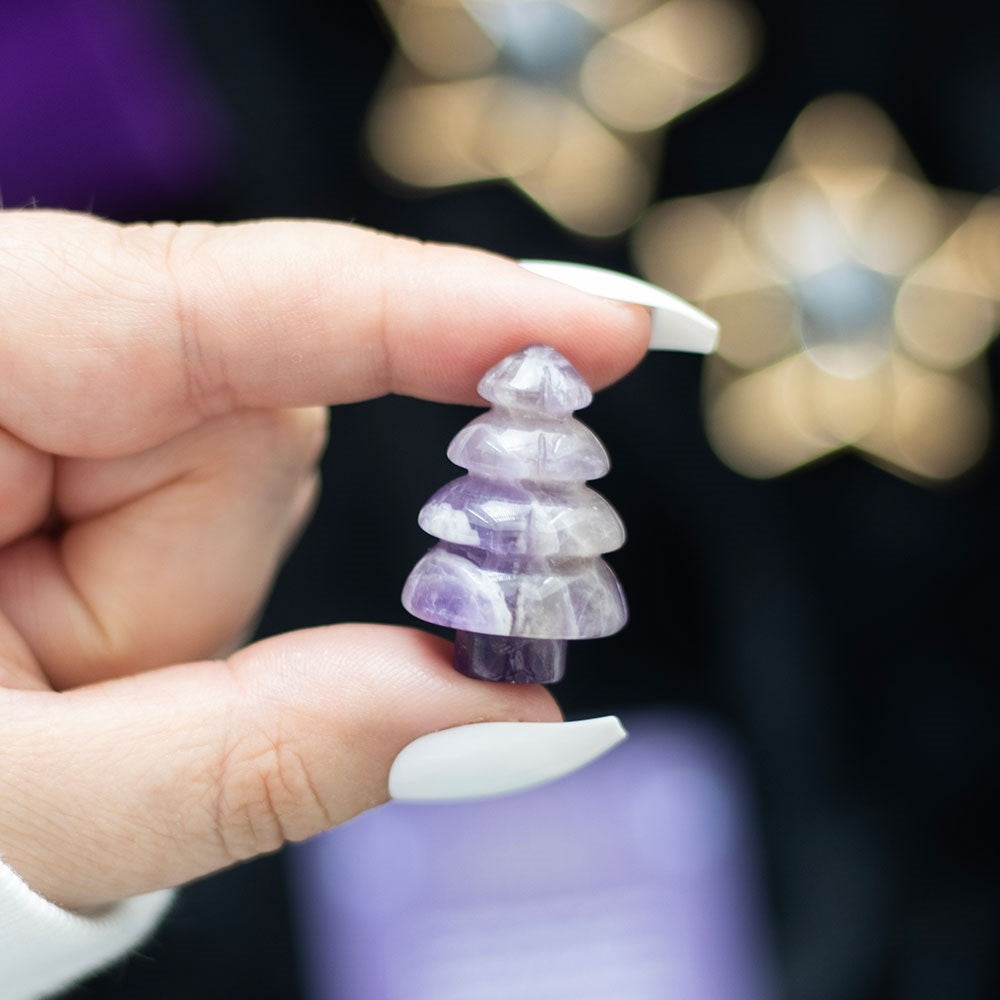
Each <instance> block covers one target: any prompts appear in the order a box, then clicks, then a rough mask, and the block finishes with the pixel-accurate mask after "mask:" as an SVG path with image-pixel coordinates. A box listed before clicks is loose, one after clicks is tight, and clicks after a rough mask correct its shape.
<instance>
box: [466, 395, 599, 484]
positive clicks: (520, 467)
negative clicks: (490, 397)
mask: <svg viewBox="0 0 1000 1000" xmlns="http://www.w3.org/2000/svg"><path fill="white" fill-rule="evenodd" d="M448 458H449V459H451V461H452V462H454V463H455V464H456V465H460V466H461V467H462V468H463V469H468V470H469V471H470V472H479V473H482V474H483V475H487V476H491V477H496V478H498V479H506V480H519V479H532V480H538V481H540V482H570V483H573V482H575V483H582V482H585V481H586V480H588V479H600V478H601V476H605V475H607V473H608V470H609V469H610V468H611V462H610V461H609V460H608V453H607V452H606V451H605V450H604V445H602V444H601V442H600V440H599V439H598V438H597V435H596V434H594V432H593V431H592V430H591V429H590V428H589V427H586V426H584V425H583V424H581V423H580V421H579V420H574V419H573V418H572V417H563V418H562V419H560V420H539V419H537V418H535V419H533V420H530V421H528V420H525V419H524V417H523V416H521V415H518V414H515V413H512V412H511V411H509V410H504V409H499V408H497V409H492V410H490V411H489V412H487V413H484V414H483V415H482V416H480V417H476V419H475V420H473V421H472V423H470V424H467V425H466V426H465V427H463V428H462V429H461V430H460V431H459V432H458V434H456V435H455V437H454V438H453V440H452V442H451V445H450V446H449V447H448Z"/></svg>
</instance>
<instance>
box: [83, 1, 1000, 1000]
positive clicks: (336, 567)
mask: <svg viewBox="0 0 1000 1000" xmlns="http://www.w3.org/2000/svg"><path fill="white" fill-rule="evenodd" d="M172 6H173V9H174V11H175V13H176V18H177V24H178V26H179V28H180V30H181V32H182V33H183V35H184V36H185V37H186V39H187V41H188V43H189V45H190V47H191V49H192V51H193V53H194V56H195V59H196V60H197V62H198V63H199V64H200V65H201V68H202V70H203V72H204V73H205V75H206V77H207V79H208V80H209V81H210V82H211V84H212V86H213V87H214V88H215V90H216V91H217V93H218V95H219V96H220V98H221V100H222V103H223V106H224V107H225V108H226V109H227V113H228V117H229V120H230V122H231V124H232V126H233V129H232V135H231V141H232V143H233V145H232V148H231V155H230V157H229V160H228V166H226V167H225V168H224V169H223V171H222V173H221V174H220V175H219V177H218V180H217V182H216V183H215V184H214V185H213V186H211V187H209V188H206V189H204V190H203V191H201V192H200V193H199V194H198V195H197V196H196V197H195V198H193V199H191V200H189V201H186V202H184V203H178V202H177V201H176V200H175V201H172V202H168V201H166V200H164V201H163V202H162V203H156V204H148V205H145V206H142V207H141V208H140V209H137V210H136V211H134V212H132V213H131V217H135V218H151V217H163V218H177V219H185V218H210V219H216V220H222V221H224V220H230V219H234V220H235V219H243V218H251V217H259V216H272V215H284V216H311V217H322V218H335V219H348V220H354V221H357V222H359V223H362V224H364V225H368V226H374V227H378V228H383V229H387V230H390V231H393V232H399V233H405V234H408V235H412V236H418V237H422V238H426V239H434V240H447V241H456V242H461V243H472V244H477V245H480V246H484V247H488V248H490V249H493V250H497V251H500V252H503V253H507V254H511V255H514V256H530V257H543V258H545V257H551V258H558V259H570V260H583V261H588V262H591V263H595V264H602V265H606V266H611V267H616V268H618V269H622V270H629V269H630V261H629V258H628V252H627V243H626V241H625V240H624V239H621V240H613V241H604V242H596V243H595V242H588V241H584V240H581V239H579V238H576V237H573V236H571V235H569V234H567V233H566V232H564V231H562V230H561V229H559V228H558V227H557V226H556V225H555V224H554V223H552V222H550V221H549V220H547V218H546V217H545V216H544V215H542V214H541V213H540V212H539V211H538V210H537V209H536V208H535V207H534V206H533V205H532V204H530V203H529V202H528V201H526V200H525V199H523V198H522V197H520V196H519V195H518V194H517V193H516V192H515V191H514V190H512V189H510V188H507V187H505V186H504V185H501V184H495V185H484V186H478V187H470V188H467V189H464V190H458V191H452V192H447V193H437V194H432V195H419V196H413V195H411V194H406V193H405V192H403V191H401V190H399V189H398V188H396V187H395V186H394V185H392V184H391V183H390V182H388V181H385V180H382V179H379V178H378V176H377V174H376V173H375V171H374V169H373V167H372V166H371V164H370V163H369V161H368V159H367V157H366V154H365V151H364V149H363V146H362V142H361V138H360V137H361V130H362V124H363V120H364V116H365V111H366V108H367V106H368V104H369V101H370V99H371V96H372V93H373V91H374V89H375V87H376V85H377V83H378V81H379V79H380V76H381V74H382V72H383V70H384V68H385V65H386V62H387V59H388V57H389V55H390V52H391V50H392V45H391V38H390V36H389V33H388V31H387V29H386V28H385V26H384V24H383V23H382V21H381V17H380V15H379V13H378V11H377V9H376V8H375V6H374V4H371V3H365V2H356V3H350V2H335V0H326V2H318V0H317V2H307V0H283V2H280V3H279V2H276V0H275V2H266V0H239V2H236V0H215V2H205V0H175V2H174V3H173V5H172ZM756 7H757V9H758V10H759V12H760V14H761V17H762V21H763V28H764V39H765V49H764V53H763V58H762V60H761V62H760V63H759V65H758V68H757V69H756V70H755V71H754V73H753V74H752V75H751V76H750V77H749V78H748V79H747V80H746V81H744V82H743V83H742V84H740V85H738V86H737V87H736V88H735V89H734V90H732V91H730V92H729V93H727V94H724V95H722V96H721V97H719V98H716V99H715V100H714V101H712V102H711V103H710V104H708V105H705V106H702V107H701V108H699V109H696V110H695V111H694V112H692V113H690V114H689V115H687V116H686V117H685V118H684V119H682V120H681V121H679V122H677V123H676V124H675V125H674V127H673V128H672V129H671V130H670V132H669V135H668V137H667V141H666V146H665V155H664V160H663V167H662V172H661V177H660V183H659V189H658V197H672V196H679V195H686V194H693V193H699V192H705V191H711V190H717V189H720V188H727V187H734V186H741V185H745V184H749V183H753V182H754V181H756V180H757V179H758V178H759V177H760V175H761V173H762V172H763V171H764V169H765V167H766V166H767V164H768V162H769V161H770V159H771V157H772V156H773V154H774V152H775V150H776V149H777V147H778V145H779V144H780V142H781V140H782V138H783V136H784V135H785V133H786V132H787V130H788V128H789V127H790V125H791V124H792V121H793V120H794V118H795V116H796V115H797V114H798V112H799V111H800V110H801V109H802V108H803V107H804V106H805V105H806V103H808V101H809V100H811V99H812V98H814V97H817V96H819V95H821V94H824V93H828V92H830V91H833V90H841V89H851V90H857V91H860V92H862V93H864V94H866V95H868V96H870V97H871V98H873V99H874V100H875V101H877V102H878V103H880V104H881V105H882V106H883V107H884V108H885V110H886V111H887V112H888V114H889V115H890V117H891V118H892V119H893V120H894V121H895V123H896V125H897V126H898V127H899V129H900V130H901V132H902V133H903V135H904V137H905V139H906V140H907V142H908V143H909V145H910V147H911V149H912V150H913V152H914V154H915V156H916V158H917V160H918V162H919V163H920V164H921V166H922V168H923V169H924V171H925V172H926V174H927V176H928V178H929V179H930V181H931V182H932V183H934V184H936V185H939V186H943V187H949V188H959V189H965V190H968V191H972V192H986V191H989V190H990V189H992V188H993V187H994V186H996V185H997V184H998V182H1000V106H998V95H1000V60H998V59H997V57H996V50H997V45H998V41H1000V8H998V6H997V5H985V4H978V3H972V2H968V0H963V2H953V3H950V4H947V5H934V6H929V5H928V6H920V5H914V4H912V3H906V2H901V0H896V2H886V0H882V2H879V3H867V2H863V0H845V2H841V3H823V2H813V3H809V2H802V0H780V2H779V0H759V2H758V3H757V4H756ZM93 208H94V210H95V211H97V212H98V213H102V212H104V213H107V214H113V215H117V216H118V217H120V218H125V217H128V215H127V213H122V212H121V211H113V210H111V209H108V208H105V207H104V206H102V204H101V200H100V198H97V199H95V202H94V204H93ZM475 332H476V334H477V335H486V334H488V332H487V331H475ZM992 370H993V380H994V385H995V384H996V383H997V379H996V374H997V373H996V351H995V350H994V351H993V354H992ZM699 373H700V362H699V360H698V359H696V358H693V357H690V356H683V355H663V354H661V355H654V356H651V357H650V358H649V359H648V360H646V361H645V362H644V364H643V365H642V366H641V367H640V368H639V369H638V370H637V371H636V372H635V373H633V374H632V375H630V376H629V377H628V378H627V379H625V380H624V381H623V382H622V383H621V384H619V385H618V386H616V387H614V388H612V389H610V390H608V391H607V392H605V393H602V394H601V396H600V397H599V398H598V399H597V400H596V401H595V403H594V405H593V406H592V407H591V408H590V409H589V410H588V411H587V413H586V415H585V420H586V422H587V423H589V424H590V425H591V426H592V427H593V428H594V429H595V430H596V432H597V433H598V435H599V436H600V437H601V438H602V439H603V440H604V442H605V444H606V445H607V447H608V450H609V452H610V454H611V456H612V461H613V463H614V466H615V467H614V470H613V471H612V473H611V475H610V476H609V477H608V478H607V479H606V480H604V481H603V482H602V484H601V486H600V488H601V491H602V492H603V493H605V494H606V495H607V496H608V497H609V498H610V499H611V500H612V501H613V503H614V504H615V506H616V507H617V508H618V509H619V511H620V512H621V513H622V515H623V517H624V519H625V522H626V524H627V525H628V528H629V532H630V539H631V541H630V543H629V544H628V545H627V546H626V547H625V549H623V550H622V551H621V552H619V553H616V554H613V555H612V556H611V558H610V560H609V561H611V562H612V564H613V565H614V566H615V568H616V570H617V571H618V573H619V575H620V576H621V578H622V580H623V582H624V585H625V587H626V591H627V593H628V596H629V600H630V605H631V611H632V619H631V623H630V625H629V626H628V628H627V629H626V630H625V631H624V632H623V633H621V634H620V635H618V636H615V637H613V638H611V639H607V640H602V641H598V642H592V643H587V644H580V645H578V646H576V647H575V648H574V649H573V651H572V662H571V665H570V670H569V673H568V675H567V679H566V680H565V681H564V682H563V683H562V684H560V685H559V687H558V689H557V694H558V696H559V698H560V700H561V702H562V704H563V705H564V707H565V709H566V712H567V714H568V715H569V716H570V717H574V716H581V715H587V714H594V713H599V714H603V713H606V712H608V711H615V710H619V709H626V708H628V707H630V706H636V705H646V704H651V703H655V704H670V705H674V706H690V707H693V708H696V709H698V710H701V711H704V712H707V713H708V714H709V715H710V716H712V717H714V718H716V719H718V720H720V721H721V722H722V723H723V724H724V725H725V726H726V727H728V728H729V729H730V730H731V732H732V733H733V734H734V735H735V737H736V739H737V740H738V742H739V744H740V745H741V746H742V748H743V749H744V751H745V753H746V755H747V758H748V761H749V765H750V768H751V773H752V776H753V779H754V783H755V792H756V795H757V801H758V806H759V819H760V824H761V836H762V841H763V845H764V851H765V859H764V860H765V865H766V870H767V876H768V885H767V888H768V893H769V900H770V904H771V910H772V912H771V916H772V921H773V926H774V940H775V946H776V949H777V961H778V967H779V972H780V974H781V979H782V986H783V995H784V996H785V997H787V998H788V1000H828V998H829V1000H835V998H838V1000H839V998H844V1000H847V998H850V1000H874V998H897V997H898V998H906V1000H924V998H926V1000H941V998H949V1000H966V998H969V1000H971V998H992V997H997V996H1000V957H998V954H1000V949H998V946H997V942H998V941H1000V854H998V848H997V842H998V834H1000V822H998V821H1000V811H998V798H997V773H998V764H1000V735H998V729H997V726H996V723H995V713H996V708H997V704H998V702H997V697H996V696H997V687H998V680H997V671H996V650H997V646H998V641H997V640H998V635H1000V626H998V622H997V598H998V587H997V585H996V582H995V579H996V577H995V574H996V566H997V562H998V555H1000V552H998V533H997V530H996V526H995V518H996V513H997V510H998V504H997V500H998V485H1000V483H998V461H997V449H996V446H995V444H994V446H993V447H991V450H990V452H989V455H988V458H987V460H986V462H985V463H984V464H983V465H981V466H980V467H979V468H978V469H977V470H975V471H974V472H973V473H972V474H970V475H969V476H967V477H966V478H965V479H963V480H962V481H960V482H958V483H955V484H952V485H950V486H946V487H942V488H937V489H926V488H922V487H918V486H914V485H912V484H909V483H907V482H904V481H903V480H901V479H898V478H895V477H894V476H892V475H891V474H889V473H887V472H884V471H882V470H880V469H878V468H875V467H873V466H871V465H868V464H866V463H864V462H862V461H861V460H859V459H856V458H853V457H849V456H841V457H838V458H836V459H834V460H832V461H830V462H827V463H823V464H820V465H817V466H813V467H811V468H808V469H805V470H801V471H799V472H797V473H794V474H792V475H790V476H788V477H787V478H784V479H781V480H778V481H774V482H766V483H761V482H753V481H749V480H746V479H742V478H740V477H739V476H737V475H736V474H734V473H732V472H730V471H729V470H728V469H726V468H725V467H724V466H723V465H722V464H721V463H720V462H719V461H718V460H717V459H716V458H715V457H714V456H713V454H712V453H711V452H710V450H709V448H708V445H707V443H706V441H705V437H704V434H703V431H702V428H701V423H700V417H699ZM470 413H471V411H462V410H461V409H458V408H454V407H450V408H449V407H443V406H435V405H433V404H429V403H423V402H415V401H411V400H404V399H398V398H387V399H383V400H380V401H376V402H373V403H365V404H362V405H354V406H345V407H341V408H339V409H337V410H336V412H335V413H334V414H333V420H332V431H331V433H332V437H331V446H330V450H329V453H328V455H327V458H326V462H325V468H324V474H325V481H326V492H325V496H324V499H323V502H322V505H321V507H320V509H319V512H318V514H317V516H316V519H315V522H314V524H313V526H312V527H311V528H310V530H309V532H308V533H307V535H306V536H305V538H304V539H303V541H302V543H301V544H300V545H299V547H298V549H297V551H296V552H295V554H294V555H293V556H292V558H291V559H290V561H289V563H288V566H287V568H286V569H285V571H284V573H283V574H282V576H281V578H280V580H279V581H278V584H277V586H276V588H275V591H274V595H273V599H272V601H271V603H270V605H269V609H268V612H267V614H266V616H265V619H264V621H263V623H262V626H261V632H262V634H268V633H272V632H276V631H283V630H287V629H292V628H297V627H304V626H312V625H317V624H321V623H326V622H332V621H342V620H351V619H360V620H375V621H385V622H404V621H406V620H407V617H406V615H405V613H404V612H403V610H402V608H401V607H400V606H399V590H400V587H401V584H402V581H403V579H404V578H405V576H406V574H407V572H408V571H409V569H410V567H411V566H412V564H413V562H414V561H415V560H416V558H417V557H418V556H419V555H420V554H421V553H422V551H423V550H424V549H425V548H426V546H427V545H428V544H429V542H428V539H426V538H425V537H424V536H422V534H421V533H420V531H419V530H418V529H417V527H416V521H415V518H416V512H417V510H418V509H419V507H420V505H421V504H422V503H423V502H424V500H425V499H426V498H427V497H428V496H429V495H430V494H431V493H432V492H433V491H434V490H435V489H436V488H437V487H438V486H440V485H441V484H442V483H444V482H445V481H446V480H448V479H450V478H452V477H453V476H454V475H455V471H454V469H453V468H452V467H451V466H449V464H448V463H447V460H446V459H445V456H444V452H445V447H446V445H447V442H448V441H449V440H450V438H451V436H452V435H453V434H454V433H455V431H456V430H457V429H458V428H459V427H460V426H462V425H463V424H464V423H465V422H466V420H467V419H468V417H469V416H470ZM295 963H296V956H295V951H294V927H293V924H292V917H291V914H290V910H289V905H288V901H287V898H286V892H285V883H284V880H283V862H282V859H281V858H280V857H276V858H269V859H264V860H261V861H257V862H254V863H251V864H248V865H245V866H243V867H241V868H240V869H238V870H234V871H231V872H227V873H224V874H222V875H219V876H217V877H214V878H212V879H208V880H206V881H204V882H202V883H200V884H198V885H195V886H192V887H190V888H188V889H187V890H185V891H184V893H183V895H182V897H181V900H180V902H179V904H178V905H177V907H176V909H175V910H174V911H173V913H172V914H171V916H170V917H169V919H168V921H167V923H166V925H165V926H164V927H163V929H162V930H161V932H160V933H159V935H158V936H157V938H156V939H155V940H154V941H153V942H151V943H150V944H148V945H147V946H146V947H145V949H144V952H143V955H140V956H138V957H133V958H132V959H130V960H129V962H128V963H126V964H125V965H124V966H122V967H119V968H117V969H115V970H114V971H112V972H111V973H108V974H106V975H104V976H102V977H99V978H97V979H95V980H92V981H91V982H90V983H89V984H87V985H85V986H83V987H81V988H79V989H78V990H77V991H75V992H74V993H73V994H72V995H73V996H74V997H76V998H80V1000H82V998H90V1000H98V998H103V997H116V998H126V997H136V998H139V997H142V998H145V1000H156V998H160V997H171V998H174V997H188V998H197V997H202V996H204V997H213V998H216V1000H220V998H229V997H233V998H237V997H239V998H246V997H261V998H265V997H295V996H297V995H299V993H298V977H297V972H296V965H295ZM734 1000H739V998H734Z"/></svg>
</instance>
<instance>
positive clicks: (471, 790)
mask: <svg viewBox="0 0 1000 1000" xmlns="http://www.w3.org/2000/svg"><path fill="white" fill-rule="evenodd" d="M627 736H628V733H627V732H626V731H625V727H624V726H623V725H622V724H621V722H620V721H619V720H618V719H617V718H616V717H615V716H613V715H607V716H604V717H603V718H600V719H583V720H581V721H579V722H476V723H473V724H472V725H468V726H456V727H455V728H454V729H443V730H442V731H441V732H439V733H429V734H428V735H427V736H421V737H420V739H417V740H414V741H413V742H412V743H410V744H409V745H408V746H405V747H404V748H403V749H402V750H401V751H400V753H399V756H398V757H397V758H396V759H395V761H394V762H393V765H392V769H391V771H390V772H389V794H390V795H391V796H392V797H393V798H394V799H399V800H401V801H405V802H458V801H462V800H464V799H482V798H489V797H491V796H494V795H506V794H508V793H509V792H520V791H523V790H524V789H526V788H534V787H535V786H536V785H542V784H545V782H547V781H553V780H554V779H555V778H561V777H562V776H563V775H564V774H569V772H570V771H575V770H576V769H577V768H579V767H583V765H584V764H589V763H590V762H591V761H592V760H594V758H595V757H600V755H601V754H603V753H606V752H607V751H608V750H610V749H611V748H612V747H613V746H617V744H619V743H621V742H622V740H624V739H625V738H626V737H627Z"/></svg>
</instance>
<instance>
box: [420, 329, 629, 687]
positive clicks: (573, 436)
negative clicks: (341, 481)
mask: <svg viewBox="0 0 1000 1000" xmlns="http://www.w3.org/2000/svg"><path fill="white" fill-rule="evenodd" d="M479 394H480V395H481V396H482V397H483V398H484V399H486V400H488V401H489V402H490V403H492V404H493V405H492V407H491V408H490V409H489V410H488V411H487V412H486V413H484V414H483V415H482V416H480V417H477V418H476V419H475V420H473V421H472V422H471V423H470V424H468V425H467V426H466V427H464V428H463V429H462V430H461V431H459V433H458V434H457V435H456V437H455V438H454V440H453V441H452V442H451V446H450V447H449V448H448V457H449V458H450V459H451V461H452V462H454V463H455V464H456V465H459V466H461V467H462V468H464V469H467V470H468V475H466V476H462V477H461V478H459V479H455V480H453V481H452V482H450V483H448V484H447V485H446V486H443V487H442V488H441V489H440V490H438V491H437V493H435V494H434V496H432V497H431V498H430V500H428V501H427V503H426V504H425V505H424V507H423V509H422V510H421V511H420V518H419V521H420V526H421V527H422V528H423V529H424V531H426V532H427V533H428V534H431V535H434V536H435V537H436V538H439V539H440V541H439V542H438V544H437V545H435V546H434V547H433V548H432V549H431V550H430V551H429V552H428V553H427V555H425V556H424V557H423V559H421V560H420V562H418V563H417V565H416V566H415V567H414V568H413V571H412V572H411V573H410V576H409V579H408V580H407V581H406V585H405V587H404V588H403V604H404V605H405V607H406V609H407V610H408V611H409V612H410V613H411V614H413V615H415V616H416V617H417V618H421V619H423V620H424V621H428V622H433V623H434V624H437V625H444V626H447V627H449V628H453V629H456V630H457V634H456V636H455V667H456V669H457V670H459V671H460V672H461V673H463V674H467V675H468V676H470V677H477V678H480V679H482V680H490V681H511V682H515V683H527V684H534V683H541V684H549V683H552V682H553V681H557V680H559V679H560V678H561V677H562V676H563V672H564V671H565V669H566V642H567V640H568V639H593V638H597V637H598V636H603V635H611V634H612V633H613V632H617V631H618V630H619V629H620V628H621V627H622V626H623V625H624V624H625V621H626V618H627V615H628V612H627V610H626V606H625V597H624V594H623V593H622V588H621V584H619V582H618V579H617V578H616V577H615V575H614V573H613V572H612V571H611V568H610V567H609V566H608V565H607V563H605V562H604V560H603V559H601V553H602V552H611V551H613V550H614V549H617V548H619V547H620V546H621V545H622V544H623V543H624V541H625V529H624V527H623V525H622V522H621V518H619V516H618V514H617V513H616V512H615V510H614V508H613V507H612V506H611V504H609V503H608V501H607V500H605V499H604V497H602V496H601V495H600V494H598V493H596V492H594V490H592V489H590V488H589V487H587V486H585V485H584V484H585V482H586V481H587V480H590V479H597V478H599V477H600V476H603V475H605V474H606V473H607V471H608V469H609V467H610V464H609V462H608V455H607V452H606V451H605V450H604V446H603V445H602V444H601V442H600V441H599V440H598V439H597V437H596V435H595V434H594V433H593V432H592V431H591V430H589V429H588V428H587V427H585V426H584V425H583V424H582V423H580V422H579V421H578V420H576V419H574V417H573V415H572V414H573V411H574V410H579V409H582V408H583V407H585V406H588V405H589V404H590V402H591V400H592V399H593V396H592V394H591V391H590V389H589V388H588V386H587V383H586V382H585V381H584V380H583V378H581V376H580V375H579V373H578V372H577V371H576V369H575V368H573V366H572V365H571V364H570V363H569V362H568V361H567V360H566V359H565V358H564V357H563V356H562V355H561V354H560V353H559V352H558V351H556V350H554V349H553V348H551V347H545V346H533V347H527V348H525V349H524V350H523V351H518V352H517V353H516V354H512V355H510V357H508V358H505V359H504V360H503V361H501V362H500V363H499V364H497V365H495V366H494V367H493V368H491V369H490V370H489V371H488V372H487V373H486V374H485V375H484V376H483V378H482V380H481V381H480V383H479Z"/></svg>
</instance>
